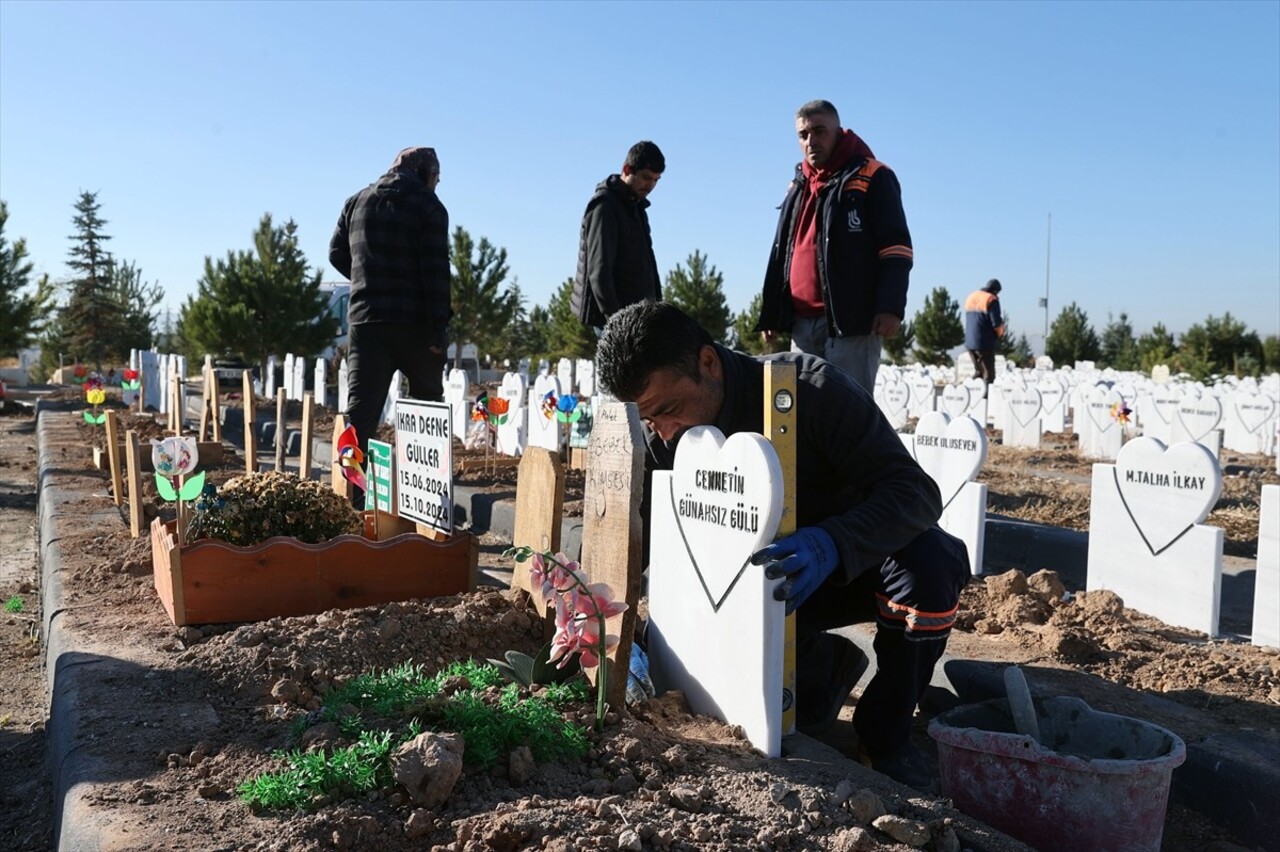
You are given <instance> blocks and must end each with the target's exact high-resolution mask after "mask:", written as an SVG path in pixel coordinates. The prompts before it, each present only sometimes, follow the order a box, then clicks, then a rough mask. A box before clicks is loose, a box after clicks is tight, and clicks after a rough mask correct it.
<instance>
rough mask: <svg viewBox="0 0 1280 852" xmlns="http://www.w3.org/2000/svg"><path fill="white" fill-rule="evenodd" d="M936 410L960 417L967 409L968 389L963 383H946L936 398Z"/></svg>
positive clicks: (949, 415)
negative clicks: (937, 398) (938, 397)
mask: <svg viewBox="0 0 1280 852" xmlns="http://www.w3.org/2000/svg"><path fill="white" fill-rule="evenodd" d="M938 410H939V411H941V412H942V413H943V414H945V415H947V416H948V417H962V416H964V414H965V413H966V412H967V411H968V410H969V389H968V388H967V387H965V386H964V385H947V386H946V387H945V388H943V389H942V398H941V399H940V400H938Z"/></svg>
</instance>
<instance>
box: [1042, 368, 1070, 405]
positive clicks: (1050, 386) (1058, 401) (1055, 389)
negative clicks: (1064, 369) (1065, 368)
mask: <svg viewBox="0 0 1280 852" xmlns="http://www.w3.org/2000/svg"><path fill="white" fill-rule="evenodd" d="M1036 390H1038V391H1040V407H1041V408H1042V409H1044V410H1045V411H1053V410H1054V409H1056V408H1057V407H1058V406H1060V405H1062V398H1063V397H1064V396H1066V394H1067V388H1066V386H1065V385H1063V383H1062V382H1061V381H1060V380H1058V379H1056V378H1054V377H1053V376H1045V377H1044V378H1042V379H1040V381H1038V382H1036Z"/></svg>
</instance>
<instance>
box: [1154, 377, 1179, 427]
mask: <svg viewBox="0 0 1280 852" xmlns="http://www.w3.org/2000/svg"><path fill="white" fill-rule="evenodd" d="M1180 402H1182V391H1181V390H1179V389H1178V387H1177V386H1175V385H1165V386H1164V387H1162V388H1157V389H1156V390H1155V392H1154V393H1152V394H1151V408H1152V409H1153V410H1154V411H1155V413H1156V416H1157V417H1159V418H1160V419H1161V420H1163V421H1164V422H1165V423H1172V422H1173V418H1174V417H1176V416H1177V413H1178V403H1180Z"/></svg>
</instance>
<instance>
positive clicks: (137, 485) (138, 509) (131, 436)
mask: <svg viewBox="0 0 1280 852" xmlns="http://www.w3.org/2000/svg"><path fill="white" fill-rule="evenodd" d="M124 457H125V465H126V467H127V469H128V476H129V535H131V536H133V537H134V538H137V537H138V536H140V535H142V518H143V512H142V457H141V454H140V453H139V448H138V433H137V432H135V431H133V430H132V429H130V430H129V431H128V432H126V433H125V436H124Z"/></svg>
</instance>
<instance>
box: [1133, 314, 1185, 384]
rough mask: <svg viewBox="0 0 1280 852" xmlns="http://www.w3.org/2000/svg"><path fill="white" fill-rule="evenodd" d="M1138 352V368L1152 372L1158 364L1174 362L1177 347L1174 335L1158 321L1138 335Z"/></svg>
mask: <svg viewBox="0 0 1280 852" xmlns="http://www.w3.org/2000/svg"><path fill="white" fill-rule="evenodd" d="M1135 348H1136V349H1137V353H1138V369H1140V370H1142V371H1143V372H1144V373H1150V372H1151V368H1152V367H1154V366H1156V365H1157V364H1164V365H1166V366H1168V365H1170V364H1172V362H1173V356H1174V353H1175V352H1177V348H1176V347H1175V346H1174V345H1173V335H1172V334H1171V333H1170V332H1169V331H1168V330H1167V329H1165V327H1164V323H1156V324H1155V325H1153V326H1152V327H1151V330H1150V331H1148V332H1147V333H1146V334H1143V335H1141V336H1139V337H1138V342H1137V344H1136V345H1135Z"/></svg>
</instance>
